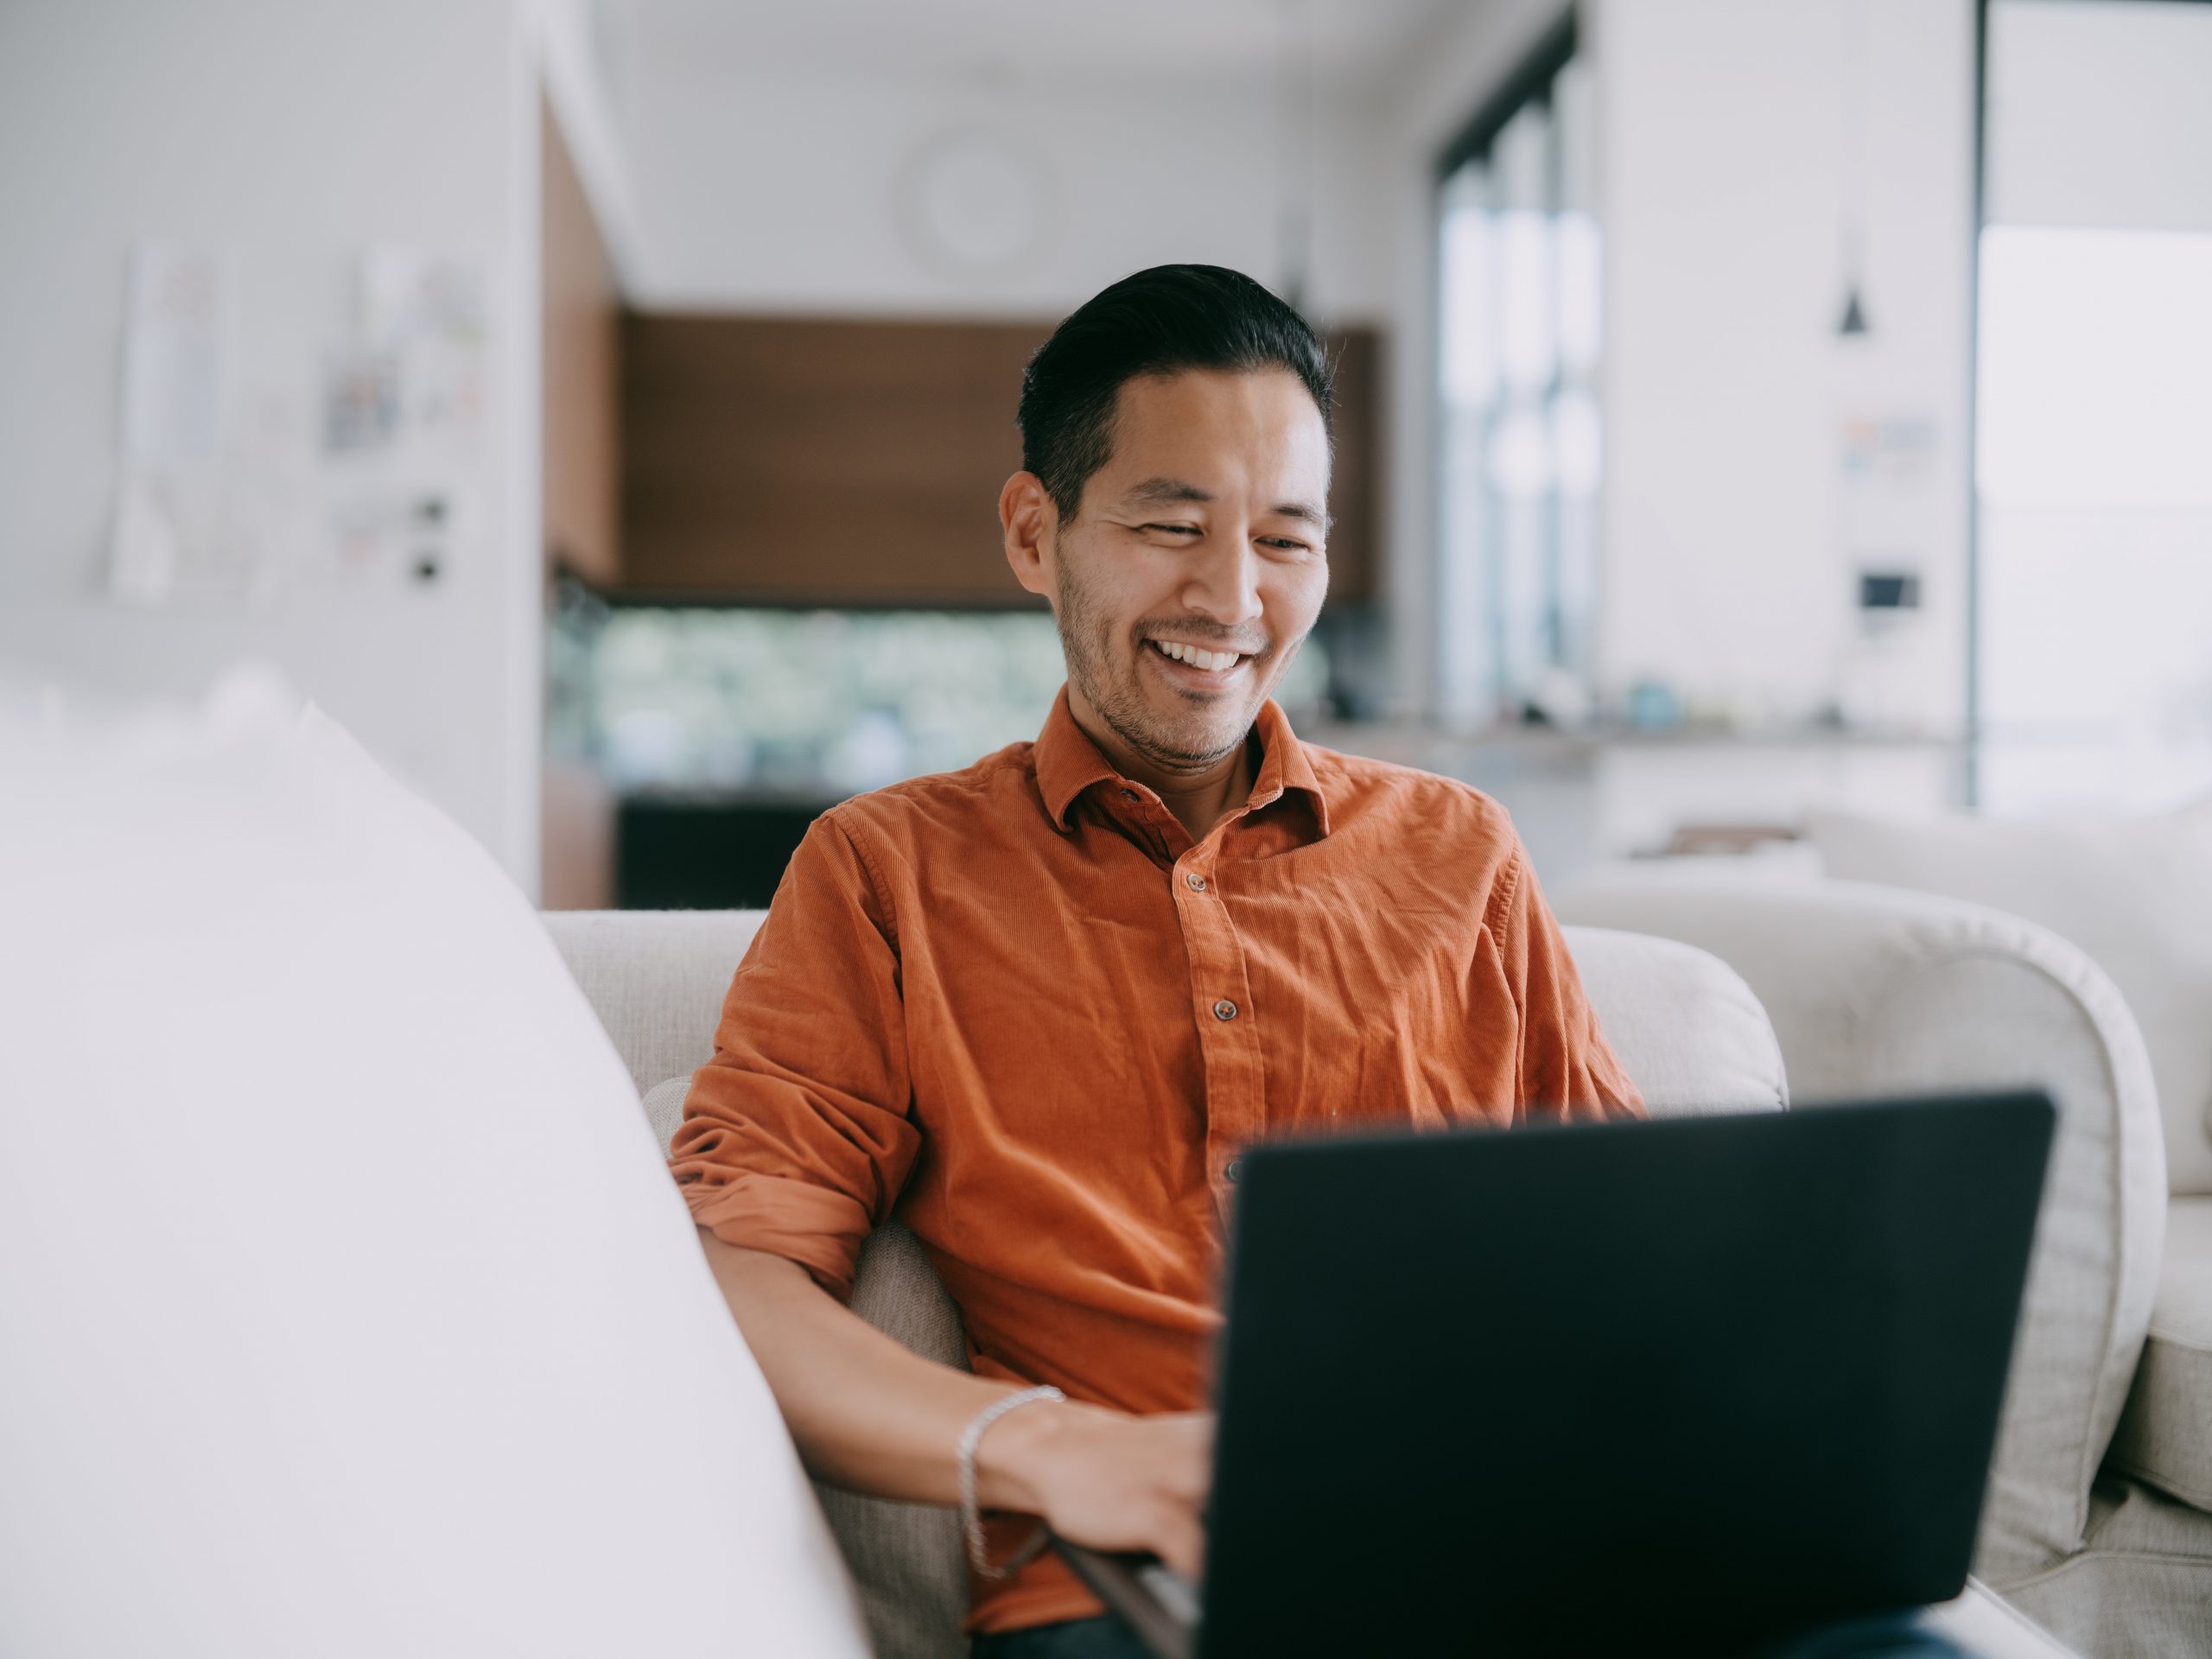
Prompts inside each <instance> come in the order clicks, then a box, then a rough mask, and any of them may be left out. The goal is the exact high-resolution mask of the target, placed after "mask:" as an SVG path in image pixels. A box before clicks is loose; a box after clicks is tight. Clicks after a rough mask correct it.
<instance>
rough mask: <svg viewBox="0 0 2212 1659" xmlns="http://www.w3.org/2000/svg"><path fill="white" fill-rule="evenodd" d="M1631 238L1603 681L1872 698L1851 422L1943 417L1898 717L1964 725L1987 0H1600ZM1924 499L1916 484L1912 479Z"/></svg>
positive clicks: (1881, 677)
mask: <svg viewBox="0 0 2212 1659" xmlns="http://www.w3.org/2000/svg"><path fill="white" fill-rule="evenodd" d="M1592 11H1593V12H1594V24H1595V27H1594V29H1593V30H1592V33H1593V35H1594V36H1595V39H1594V50H1595V53H1596V60H1597V67H1598V74H1599V105H1600V111H1601V121H1602V123H1603V129H1604V130H1603V135H1602V137H1601V140H1600V143H1601V146H1602V149H1601V156H1602V159H1601V163H1600V169H1599V171H1600V189H1601V192H1602V196H1603V207H1602V218H1603V221H1604V229H1605V306H1606V340H1605V353H1606V355H1605V371H1604V372H1605V394H1604V395H1605V444H1606V452H1605V567H1604V582H1603V587H1602V605H1603V613H1602V616H1601V620H1600V634H1599V657H1600V662H1601V680H1602V690H1603V692H1604V693H1605V695H1607V696H1611V697H1615V698H1618V697H1619V696H1622V695H1623V694H1624V692H1625V690H1626V689H1627V687H1628V685H1629V684H1630V683H1631V682H1633V681H1635V680H1637V679H1640V678H1650V679H1656V680H1659V681H1662V682H1665V683H1668V684H1669V685H1671V686H1672V687H1674V688H1675V690H1677V691H1678V692H1680V693H1681V694H1682V695H1683V696H1685V697H1686V698H1687V699H1688V701H1690V702H1692V703H1693V704H1698V705H1704V706H1707V707H1710V708H1712V709H1713V710H1714V711H1715V712H1726V713H1729V714H1732V715H1735V716H1737V717H1738V718H1740V719H1744V720H1746V721H1751V722H1752V723H1768V722H1774V723H1780V724H1788V723H1789V722H1792V721H1800V720H1802V719H1804V718H1806V717H1808V716H1810V715H1814V714H1815V712H1817V711H1818V710H1820V709H1822V708H1823V707H1825V706H1827V705H1829V704H1832V703H1834V702H1835V701H1836V700H1837V699H1838V697H1839V695H1845V696H1847V698H1848V697H1849V696H1853V695H1858V696H1862V697H1864V696H1866V693H1867V691H1868V690H1869V689H1870V688H1869V687H1868V686H1867V684H1866V679H1867V677H1866V675H1865V674H1864V673H1862V672H1860V668H1861V667H1863V666H1864V664H1860V663H1859V658H1858V656H1857V653H1858V652H1859V647H1858V646H1857V645H1856V644H1855V643H1854V642H1855V639H1856V629H1857V619H1856V615H1855V611H1854V595H1853V574H1852V566H1851V564H1850V563H1849V562H1848V561H1847V557H1846V551H1847V550H1846V547H1845V544H1844V524H1843V520H1844V516H1845V514H1846V512H1847V511H1853V510H1856V509H1853V507H1851V505H1850V504H1847V502H1846V500H1845V499H1844V498H1843V493H1842V489H1841V480H1842V471H1843V468H1842V441H1841V426H1842V423H1843V422H1844V420H1845V419H1846V418H1847V417H1851V416H1866V417H1870V418H1873V419H1878V420H1891V419H1904V420H1916V421H1919V420H1924V421H1927V422H1930V423H1933V429H1934V448H1933V451H1932V453H1931V454H1929V456H1928V457H1927V461H1926V465H1925V467H1924V469H1923V470H1924V475H1925V485H1924V487H1923V488H1922V489H1921V490H1920V491H1919V493H1917V494H1916V495H1913V496H1911V497H1910V499H1903V500H1898V499H1891V500H1887V501H1885V503H1884V504H1883V506H1884V510H1885V512H1887V513H1888V515H1889V516H1890V517H1891V518H1893V519H1894V520H1895V521H1896V522H1895V524H1894V525H1893V527H1892V528H1891V529H1890V530H1889V531H1886V532H1885V539H1886V540H1890V541H1894V542H1895V543H1897V551H1898V552H1899V553H1900V554H1902V555H1904V556H1905V557H1904V561H1903V562H1906V563H1916V564H1917V565H1918V566H1919V568H1920V570H1921V573H1922V575H1923V611H1922V613H1921V614H1920V616H1919V617H1918V618H1917V619H1916V620H1914V621H1913V622H1911V623H1910V625H1909V626H1907V627H1906V628H1905V629H1904V630H1903V631H1901V632H1899V634H1898V635H1897V638H1895V639H1891V640H1889V641H1886V642H1885V644H1884V646H1883V652H1884V654H1883V656H1882V657H1881V658H1880V659H1879V661H1878V664H1877V666H1878V673H1877V674H1876V675H1875V676H1874V677H1873V679H1874V682H1875V683H1873V684H1872V687H1871V690H1872V693H1873V694H1874V695H1873V696H1871V697H1868V698H1867V699H1866V700H1867V701H1869V702H1872V704H1873V705H1874V710H1875V714H1876V717H1877V720H1878V723H1880V724H1884V725H1902V726H1912V727H1917V728H1923V729H1926V730H1929V731H1933V732H1937V733H1942V732H1955V731H1957V730H1958V729H1960V728H1961V724H1962V721H1963V717H1964V689H1965V682H1966V667H1965V664H1966V612H1965V602H1966V572H1967V544H1966V541H1967V477H1968V467H1967V455H1966V451H1965V448H1964V444H1965V434H1966V426H1967V391H1968V388H1967V373H1968V366H1967V365H1968V343H1969V328H1970V319H1971V308H1970V298H1971V295H1970V284H1969V271H1970V265H1969V253H1970V250H1971V245H1972V212H1973V208H1972V154H1973V150H1972V146H1973V121H1974V105H1973V6H1972V4H1971V3H1970V0H1790V3H1789V4H1786V5H1777V4H1775V3H1773V0H1596V3H1595V4H1594V5H1593V7H1592ZM1854 11H1855V13H1856V16H1857V18H1858V20H1859V23H1860V25H1861V26H1863V28H1864V30H1865V34H1864V37H1863V38H1864V51H1865V59H1864V61H1865V62H1866V66H1867V74H1866V83H1865V84H1866V86H1867V88H1868V94H1867V99H1866V112H1865V118H1864V132H1865V137H1864V143H1865V150H1864V152H1863V153H1864V156H1865V161H1864V172H1863V175H1861V176H1862V177H1863V187H1862V188H1861V189H1860V191H1859V194H1861V195H1862V196H1863V200H1864V203H1865V209H1866V232H1865V238H1864V249H1865V265H1866V282H1865V287H1864V296H1865V301H1866V310H1867V313H1868V316H1869V319H1870V321H1871V323H1872V333H1871V334H1868V335H1867V336H1866V337H1864V338H1862V339H1859V340H1840V339H1839V338H1838V336H1837V334H1836V325H1837V322H1838V321H1839V319H1840V315H1841V313H1842V307H1843V298H1844V282H1843V277H1842V271H1843V265H1844V257H1843V245H1842V233H1841V228H1840V227H1841V221H1842V210H1843V203H1844V200H1845V194H1846V190H1847V188H1848V186H1849V183H1850V178H1851V175H1850V174H1849V173H1848V172H1847V166H1848V161H1847V157H1848V155H1849V150H1848V148H1847V142H1846V139H1847V135H1846V131H1845V129H1846V124H1847V123H1846V118H1845V108H1844V104H1845V85H1846V73H1847V64H1848V63H1849V61H1850V38H1849V36H1848V35H1847V20H1848V19H1849V18H1850V17H1851V16H1852V15H1853V12H1854ZM1908 494H1909V493H1908Z"/></svg>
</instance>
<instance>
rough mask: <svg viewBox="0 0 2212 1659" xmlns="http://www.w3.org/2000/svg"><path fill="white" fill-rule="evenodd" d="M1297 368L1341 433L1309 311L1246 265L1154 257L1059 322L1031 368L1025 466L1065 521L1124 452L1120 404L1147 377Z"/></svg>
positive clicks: (1026, 376) (1022, 420) (1328, 426)
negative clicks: (1119, 437) (1280, 295)
mask: <svg viewBox="0 0 2212 1659" xmlns="http://www.w3.org/2000/svg"><path fill="white" fill-rule="evenodd" d="M1185 369H1226V370H1230V371H1233V372H1238V373H1245V374H1249V373H1253V372H1256V371H1259V370H1262V369H1287V370H1288V371H1289V372H1291V373H1293V374H1294V375H1296V376H1297V377H1298V378H1299V379H1300V380H1301V381H1303V382H1304V383H1305V386H1306V391H1310V392H1312V393H1313V402H1314V403H1315V404H1316V405H1317V406H1319V409H1320V411H1321V426H1322V429H1323V430H1324V431H1325V432H1332V433H1333V429H1334V421H1333V415H1334V410H1333V409H1332V406H1331V392H1330V382H1331V375H1330V372H1329V360H1328V356H1327V354H1326V353H1325V352H1323V351H1322V349H1321V342H1320V340H1318V339H1317V338H1315V336H1314V334H1313V329H1312V327H1309V326H1308V325H1307V323H1306V319H1305V318H1303V317H1301V316H1300V315H1298V313H1297V312H1296V311H1294V310H1293V309H1292V308H1290V307H1289V306H1288V305H1287V304H1285V303H1284V302H1282V301H1281V300H1280V299H1277V298H1276V297H1275V296H1274V295H1273V294H1270V293H1269V292H1268V290H1267V289H1265V288H1262V286H1261V285H1260V284H1259V283H1255V282H1254V281H1253V280H1252V279H1251V278H1250V277H1247V276H1245V275H1244V274H1243V272H1242V271H1236V270H1226V269H1224V267H1222V266H1220V265H1154V267H1153V268H1152V269H1151V270H1141V271H1139V272H1137V273H1136V275H1135V276H1134V277H1122V280H1121V281H1120V282H1118V283H1115V284H1114V285H1113V286H1112V287H1111V288H1108V289H1102V290H1101V291H1100V292H1099V293H1097V294H1096V295H1094V296H1092V297H1091V298H1090V299H1089V300H1086V301H1085V302H1084V303H1083V304H1082V306H1080V307H1079V308H1077V310H1076V311H1074V312H1073V313H1072V314H1071V315H1069V317H1068V318H1067V319H1066V321H1064V322H1062V323H1061V324H1060V326H1059V327H1057V328H1055V329H1054V330H1052V338H1051V339H1050V340H1046V342H1045V343H1044V344H1043V345H1042V346H1039V347H1038V348H1037V354H1036V355H1035V356H1034V357H1033V358H1031V359H1029V366H1028V368H1027V370H1026V371H1024V372H1023V374H1022V377H1021V405H1020V410H1019V412H1018V413H1017V414H1016V416H1015V423H1016V424H1017V425H1019V426H1020V429H1021V464H1022V466H1023V467H1026V468H1027V470H1028V471H1030V472H1033V473H1034V474H1037V476H1038V477H1039V479H1041V480H1044V485H1045V488H1046V493H1049V494H1050V495H1051V496H1052V501H1053V504H1054V505H1056V506H1058V508H1059V510H1060V516H1061V517H1062V518H1073V517H1074V516H1075V512H1076V507H1077V504H1078V503H1079V502H1080V501H1081V500H1082V499H1083V486H1084V485H1085V484H1086V483H1088V482H1089V481H1090V475H1091V474H1093V473H1096V471H1097V470H1098V469H1099V468H1100V467H1103V466H1104V465H1105V464H1106V459H1107V457H1108V456H1109V455H1110V454H1113V449H1114V405H1115V402H1116V399H1117V398H1118V397H1120V396H1121V391H1122V385H1124V384H1125V383H1127V382H1128V381H1130V380H1134V379H1135V378H1137V377H1138V376H1139V375H1144V374H1176V373H1179V372H1182V371H1184V370H1185Z"/></svg>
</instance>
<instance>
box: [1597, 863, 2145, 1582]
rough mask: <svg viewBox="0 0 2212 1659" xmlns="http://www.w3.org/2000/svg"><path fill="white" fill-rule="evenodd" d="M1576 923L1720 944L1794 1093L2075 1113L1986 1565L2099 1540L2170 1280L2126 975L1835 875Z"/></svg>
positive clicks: (2005, 927) (2056, 1159)
mask: <svg viewBox="0 0 2212 1659" xmlns="http://www.w3.org/2000/svg"><path fill="white" fill-rule="evenodd" d="M1554 908H1555V909H1556V911H1557V912H1558V913H1559V915H1560V918H1561V919H1562V920H1563V921H1569V922H1576V923H1581V924H1584V925H1597V926H1603V927H1618V928H1629V929H1633V930H1634V931H1637V932H1643V933H1656V934H1659V935H1662V937H1665V938H1676V939H1681V940H1684V941H1686V942H1688V943H1689V944H1694V945H1697V946H1699V947H1700V948H1701V949H1704V950H1709V951H1711V952H1712V953H1713V955H1715V956H1717V957H1719V958H1720V959H1721V960H1722V961H1724V962H1726V963H1728V964H1729V965H1730V966H1731V967H1732V968H1734V969H1736V971H1737V972H1738V973H1739V974H1741V975H1742V976H1744V979H1745V982H1747V983H1748V984H1749V985H1750V986H1751V989H1752V991H1753V992H1754V993H1755V994H1756V995H1758V999H1759V1001H1760V1002H1761V1003H1762V1004H1763V1005H1764V1007H1765V1008H1766V1011H1767V1014H1768V1017H1769V1018H1770V1020H1772V1021H1773V1024H1774V1028H1775V1033H1776V1035H1777V1038H1778V1039H1780V1042H1781V1046H1782V1054H1783V1062H1784V1064H1785V1065H1786V1066H1787V1067H1788V1071H1789V1089H1790V1093H1791V1096H1793V1098H1795V1099H1797V1100H1801V1101H1818V1100H1842V1099H1852V1098H1860V1097H1870V1096H1884V1095H1898V1094H1907V1093H1920V1092H1927V1093H1940V1092H1944V1091H1955V1090H1985V1089H1996V1088H2004V1087H2009V1086H2014V1085H2018V1084H2033V1085H2036V1086H2038V1087H2041V1088H2044V1089H2047V1090H2050V1094H2051V1096H2052V1097H2053V1099H2055V1100H2056V1102H2057V1103H2058V1106H2059V1110H2060V1122H2059V1130H2058V1138H2057V1141H2056V1145H2055V1147H2054V1148H2053V1154H2052V1161H2051V1170H2050V1179H2049V1181H2048V1184H2047V1185H2046V1187H2045V1191H2044V1205H2043V1211H2042V1214H2041V1217H2040V1218H2039V1220H2038V1222H2037V1238H2036V1246H2035V1255H2034V1257H2033V1259H2032V1261H2031V1266H2030V1270H2029V1280H2028V1288H2027V1294H2026V1298H2025V1301H2024V1306H2023V1308H2022V1312H2021V1324H2020V1331H2019V1336H2018V1342H2017V1344H2016V1346H2015V1349H2014V1352H2013V1362H2012V1378H2011V1383H2010V1385H2009V1388H2008V1391H2007V1395H2006V1400H2005V1417H2004V1422H2003V1426H2002V1428H2001V1430H2000V1432H1999V1439H1998V1446H1997V1453H1996V1459H1995V1462H1994V1464H1993V1467H1992V1471H1991V1475H1990V1485H1989V1494H1988V1500H1987V1503H1986V1508H1985V1510H1984V1511H1983V1516H1982V1529H1981V1535H1980V1544H1979V1548H1978V1550H1977V1553H1976V1571H1978V1572H1979V1573H1981V1574H1982V1576H1983V1577H1985V1578H1986V1579H1988V1580H1991V1581H1992V1582H1993V1583H1996V1584H1999V1585H2000V1586H2001V1585H2003V1584H2005V1583H2006V1582H2008V1581H2011V1580H2017V1579H2019V1578H2021V1577H2024V1576H2025V1575H2026V1574H2028V1573H2034V1572H2037V1571H2039V1570H2041V1569H2042V1568H2044V1567H2049V1566H2050V1565H2051V1564H2052V1563H2054V1562H2055V1561H2056V1560H2060V1559H2062V1558H2063V1557H2064V1556H2066V1555H2068V1554H2071V1553H2073V1552H2074V1551H2075V1549H2077V1548H2080V1547H2081V1543H2082V1535H2083V1532H2084V1530H2085V1529H2086V1527H2087V1525H2088V1514H2089V1487H2090V1483H2091V1480H2092V1479H2093V1478H2094V1475H2095V1473H2096V1470H2097V1465H2098V1464H2099V1462H2100V1461H2101V1459H2102V1458H2103V1456H2104V1452H2105V1448H2106V1446H2107V1442H2109V1440H2111V1438H2112V1433H2113V1425H2114V1424H2115V1423H2116V1422H2117V1421H2118V1419H2119V1415H2120V1408H2121V1406H2122V1404H2123V1403H2124V1402H2125V1401H2126V1396H2127V1389H2128V1383H2129V1381H2130V1379H2131V1378H2132V1376H2133V1373H2134V1370H2135V1364H2136V1360H2137V1357H2138V1356H2139V1353H2140V1352H2141V1350H2142V1345H2143V1338H2144V1332H2145V1326H2146V1325H2147V1323H2148V1321H2149V1318H2150V1311H2151V1303H2152V1296H2153V1295H2154V1294H2155V1292H2156V1289H2157V1282H2158V1258H2159V1249H2160V1244H2161V1240H2162V1234H2163V1230H2164V1219H2165V1162H2164V1141H2163V1139H2162V1135H2161V1130H2160V1125H2159V1119H2158V1102H2157V1098H2156V1095H2155V1092H2154V1090H2153V1087H2152V1080H2151V1070H2150V1060H2149V1058H2148V1056H2147V1054H2146V1053H2145V1049H2144V1046H2143V1039H2142V1035H2141V1033H2139V1031H2138V1030H2137V1028H2136V1025H2135V1021H2134V1020H2133V1016H2131V1015H2130V1014H2129V1013H2128V1011H2127V1008H2126V1005H2125V1004H2124V1003H2123V1002H2122V1001H2121V1000H2120V994H2119V992H2118V991H2117V990H2116V989H2114V988H2113V984H2112V982H2111V981H2110V980H2109V979H2107V977H2106V976H2105V975H2104V973H2103V972H2102V971H2101V969H2098V968H2097V967H2096V965H2095V964H2094V963H2092V962H2090V961H2089V959H2088V957H2086V956H2084V955H2083V954H2082V952H2081V951H2079V950H2075V948H2074V947H2073V946H2072V945H2070V944H2067V943H2066V942H2065V941H2064V940H2063V939H2061V938H2058V937H2057V936H2056V934H2053V933H2050V932H2049V931H2045V930H2044V929H2042V928H2039V927H2037V926H2035V925H2033V924H2031V923H2029V922H2025V921H2022V920H2020V919H2019V918H2016V917H2012V916H2007V915H2005V914H2003V913H2002V912H1997V911H1992V910H1986V909H1983V908H1981V907H1980V906H1974V905H1967V904H1963V903H1960V902H1958V901H1956V900H1953V899H1942V898H1938V897H1936V896H1933V895H1929V894H1925V893H1908V892H1905V891H1904V890H1902V889H1897V888H1888V887H1872V886H1867V885H1864V884H1860V883H1856V882H1845V881H1834V880H1825V879H1822V878H1817V877H1815V878H1802V879H1793V880H1786V881H1782V880H1743V879H1732V878H1729V877H1726V876H1704V877H1695V878H1691V877H1685V876H1683V875H1681V874H1677V873H1675V872H1654V873H1648V874H1647V873H1642V872H1622V873H1617V874H1604V875H1600V876H1598V877H1593V878H1592V879H1589V880H1585V881H1583V882H1581V883H1580V884H1577V885H1575V886H1573V887H1570V888H1568V889H1567V891H1565V892H1562V893H1559V894H1556V895H1555V896H1554Z"/></svg>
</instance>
